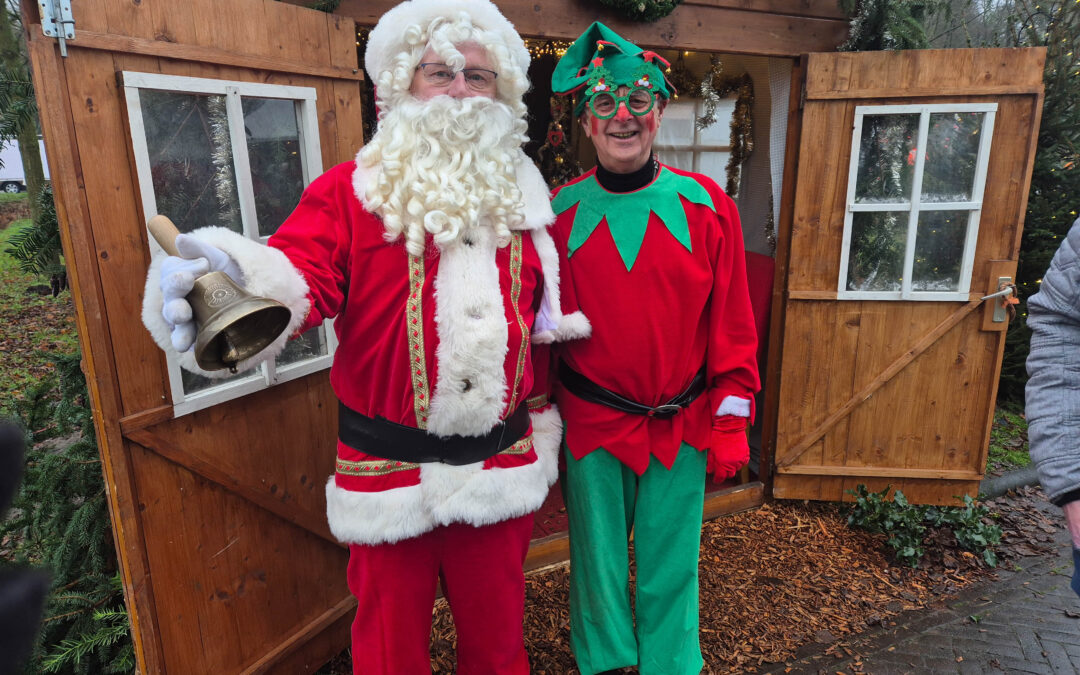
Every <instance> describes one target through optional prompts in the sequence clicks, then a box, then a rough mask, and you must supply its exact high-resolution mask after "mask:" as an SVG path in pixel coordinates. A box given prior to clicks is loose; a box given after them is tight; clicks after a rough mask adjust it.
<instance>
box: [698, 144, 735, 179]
mask: <svg viewBox="0 0 1080 675" xmlns="http://www.w3.org/2000/svg"><path fill="white" fill-rule="evenodd" d="M698 154H699V155H700V157H701V168H700V169H699V171H700V172H701V173H703V174H705V175H706V176H708V177H709V178H712V179H713V180H714V181H716V182H717V184H719V185H720V187H724V186H725V185H727V164H728V159H730V158H731V153H730V152H701V153H698Z"/></svg>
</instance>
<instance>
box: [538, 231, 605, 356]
mask: <svg viewBox="0 0 1080 675" xmlns="http://www.w3.org/2000/svg"><path fill="white" fill-rule="evenodd" d="M530 234H532V239H533V246H535V247H536V253H537V255H538V256H539V257H540V266H541V267H542V268H543V269H544V297H543V299H542V300H541V301H540V311H539V313H537V315H536V325H535V326H534V327H533V334H532V341H533V342H534V343H536V344H549V343H552V342H563V341H565V340H575V339H577V338H585V337H589V335H591V334H592V326H591V325H590V324H589V319H588V318H586V317H585V315H584V314H582V313H581V312H580V311H578V312H572V313H571V314H569V315H566V316H564V315H563V313H562V304H561V300H560V295H559V254H558V252H557V251H556V250H555V242H554V240H552V238H551V235H550V234H549V233H548V231H547V228H542V229H538V230H533V231H532V232H531V233H530Z"/></svg>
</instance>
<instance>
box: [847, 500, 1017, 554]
mask: <svg viewBox="0 0 1080 675" xmlns="http://www.w3.org/2000/svg"><path fill="white" fill-rule="evenodd" d="M890 490H892V486H891V485H889V486H886V487H885V489H884V490H881V491H880V492H870V491H869V490H867V488H866V486H865V485H863V484H861V483H860V484H859V485H857V486H856V487H855V489H854V490H846V492H847V494H850V495H852V496H854V497H855V501H854V503H853V504H852V507H851V512H850V513H849V515H848V521H847V522H848V525H849V526H853V527H858V528H861V529H864V530H866V531H868V532H872V533H874V534H881V535H884V536H885V537H887V539H886V543H887V544H888V545H889V547H890V548H891V549H892V550H893V551H894V552H895V554H896V558H897V560H899V561H900V562H902V563H904V564H906V565H910V566H911V567H918V565H919V561H920V560H922V557H923V554H924V553H925V552H926V550H925V548H924V544H923V542H924V540H925V539H926V535H927V528H928V527H931V528H947V529H949V530H950V531H951V532H952V534H953V536H954V537H955V538H956V542H957V545H959V546H960V547H961V548H963V549H964V550H967V551H971V552H973V553H976V554H978V555H981V556H982V559H983V562H985V563H986V564H987V565H988V566H990V567H996V566H997V554H995V553H994V550H993V547H994V546H996V545H997V544H998V543H1000V542H1001V528H1000V527H998V526H997V525H995V524H993V523H991V522H989V517H990V512H989V510H987V508H986V507H985V506H981V505H979V504H976V503H975V501H974V500H973V499H972V498H971V497H969V496H967V495H964V497H963V502H964V506H962V507H956V506H917V505H914V504H911V503H909V502H908V500H907V498H906V497H905V496H904V493H903V492H901V491H900V490H896V491H895V492H893V498H892V500H889V491H890ZM958 499H959V498H958Z"/></svg>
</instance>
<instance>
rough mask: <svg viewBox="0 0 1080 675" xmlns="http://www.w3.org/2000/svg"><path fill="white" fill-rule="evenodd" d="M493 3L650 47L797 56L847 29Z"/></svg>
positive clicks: (351, 8) (708, 10) (530, 30)
mask: <svg viewBox="0 0 1080 675" xmlns="http://www.w3.org/2000/svg"><path fill="white" fill-rule="evenodd" d="M297 1H298V0H297ZM397 4H398V0H344V1H343V2H342V3H341V5H340V6H339V7H338V9H337V10H336V13H337V14H341V15H343V16H349V17H352V18H353V19H355V20H356V23H357V24H360V25H363V26H373V25H375V23H376V22H377V21H378V20H379V17H381V16H382V15H383V14H385V13H386V11H387V10H388V9H390V8H391V7H393V6H395V5H397ZM497 4H498V5H499V8H500V9H501V10H502V12H503V13H504V14H505V15H506V17H507V18H508V19H509V20H510V21H511V22H512V23H513V24H514V26H515V27H516V28H517V30H518V31H519V32H520V33H521V34H522V35H526V36H531V37H541V38H551V39H558V40H574V39H577V37H578V36H579V35H581V33H582V32H584V31H585V29H586V28H588V27H589V24H590V23H592V22H593V21H603V22H604V23H605V24H606V25H608V26H609V27H610V28H612V29H613V30H615V31H616V32H618V33H619V34H620V35H622V36H623V37H625V38H626V39H628V40H631V41H632V42H634V43H636V44H638V45H640V46H642V47H652V48H672V49H693V50H697V51H713V52H726V53H731V54H758V55H762V56H788V57H796V56H799V55H800V54H803V53H806V52H821V51H832V50H834V49H836V46H837V45H839V44H840V43H842V42H843V41H844V40H845V39H847V32H848V22H847V21H846V20H844V19H839V18H818V17H817V16H794V15H785V14H773V13H769V12H767V11H745V10H741V9H732V8H730V7H719V6H702V5H690V6H683V7H678V8H676V9H675V11H674V12H672V13H671V15H670V16H667V17H665V18H663V19H660V20H658V21H654V22H652V23H641V22H636V21H631V20H629V19H626V18H625V17H624V16H622V15H621V14H619V13H617V12H615V11H614V10H611V9H608V8H606V7H603V6H600V5H597V4H596V3H594V2H591V1H590V0H546V1H545V2H543V3H537V2H524V1H517V0H515V1H513V2H499V3H497Z"/></svg>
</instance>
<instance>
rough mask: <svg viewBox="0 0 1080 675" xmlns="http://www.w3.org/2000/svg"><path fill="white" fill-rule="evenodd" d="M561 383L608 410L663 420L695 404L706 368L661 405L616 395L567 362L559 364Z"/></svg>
mask: <svg viewBox="0 0 1080 675" xmlns="http://www.w3.org/2000/svg"><path fill="white" fill-rule="evenodd" d="M559 381H560V382H562V383H563V386H564V387H566V388H567V390H568V391H569V392H570V393H571V394H573V395H574V396H577V397H578V398H580V399H582V400H585V401H589V402H590V403H599V404H600V405H606V406H607V407H609V408H614V409H615V410H621V411H622V412H628V413H632V414H634V415H644V416H646V417H655V418H657V419H662V420H663V419H669V418H671V417H674V416H675V415H677V414H678V413H679V411H681V410H682V409H683V408H686V407H688V406H689V405H690V404H691V403H693V402H694V399H696V398H697V397H698V396H701V395H702V394H703V393H705V368H704V367H703V368H702V369H701V370H699V371H698V372H697V374H696V375H694V379H692V380H690V384H689V385H687V387H686V389H684V390H683V392H682V393H681V394H679V395H677V396H675V397H673V398H672V399H671V400H670V401H668V402H667V403H663V404H661V405H658V406H647V405H645V404H643V403H638V402H637V401H632V400H630V399H628V398H626V397H625V396H621V395H619V394H616V393H615V392H613V391H611V390H610V389H608V388H606V387H602V386H600V385H599V384H597V383H595V382H593V381H592V380H590V379H589V378H587V377H585V376H584V375H582V374H581V373H579V372H578V371H576V370H574V369H573V368H571V367H570V366H568V365H566V362H565V361H560V362H559Z"/></svg>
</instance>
